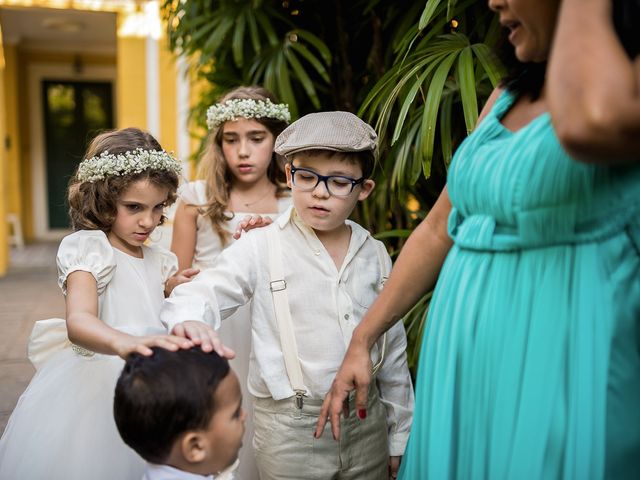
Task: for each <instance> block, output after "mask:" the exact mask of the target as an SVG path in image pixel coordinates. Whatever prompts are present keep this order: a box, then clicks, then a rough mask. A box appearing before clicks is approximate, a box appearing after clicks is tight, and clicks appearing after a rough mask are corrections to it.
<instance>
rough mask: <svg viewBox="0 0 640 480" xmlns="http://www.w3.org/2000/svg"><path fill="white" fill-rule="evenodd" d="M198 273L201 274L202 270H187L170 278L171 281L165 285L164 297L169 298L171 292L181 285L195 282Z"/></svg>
mask: <svg viewBox="0 0 640 480" xmlns="http://www.w3.org/2000/svg"><path fill="white" fill-rule="evenodd" d="M198 273H200V269H198V268H185V269H184V270H182V271H181V272H178V273H176V274H175V275H172V276H171V277H169V279H168V280H167V281H166V283H165V284H164V296H165V297H168V296H169V295H171V292H172V291H173V289H174V288H176V287H177V286H178V285H180V284H181V283H187V282H190V281H191V280H193V277H195V276H196V275H197V274H198Z"/></svg>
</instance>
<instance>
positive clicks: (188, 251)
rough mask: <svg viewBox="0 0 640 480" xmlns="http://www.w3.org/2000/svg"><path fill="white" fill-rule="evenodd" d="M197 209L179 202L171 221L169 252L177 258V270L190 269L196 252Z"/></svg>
mask: <svg viewBox="0 0 640 480" xmlns="http://www.w3.org/2000/svg"><path fill="white" fill-rule="evenodd" d="M197 220H198V207H195V206H194V205H187V204H186V203H185V202H183V201H182V200H180V201H179V202H178V208H177V209H176V215H175V217H174V219H173V237H172V239H171V251H172V252H173V253H175V254H176V257H178V270H179V271H182V270H184V269H186V268H190V267H191V264H192V262H193V256H194V253H195V250H196V235H197Z"/></svg>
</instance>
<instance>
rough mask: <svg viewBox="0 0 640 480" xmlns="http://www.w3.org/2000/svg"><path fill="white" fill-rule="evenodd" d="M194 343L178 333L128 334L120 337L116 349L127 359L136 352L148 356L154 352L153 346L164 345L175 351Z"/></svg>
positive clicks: (191, 345)
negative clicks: (141, 335)
mask: <svg viewBox="0 0 640 480" xmlns="http://www.w3.org/2000/svg"><path fill="white" fill-rule="evenodd" d="M193 345H194V343H193V342H192V341H191V340H189V339H188V338H184V337H178V336H176V335H146V336H143V337H136V336H133V335H126V336H122V337H121V338H119V339H118V341H117V343H116V345H115V346H114V349H115V351H116V354H117V355H118V356H119V357H121V358H124V359H126V358H127V357H128V356H129V354H131V353H134V352H136V353H139V354H141V355H144V356H146V357H148V356H150V355H152V354H153V350H151V347H162V348H164V349H166V350H171V351H172V352H175V351H177V350H178V349H180V348H185V349H186V348H191V347H193Z"/></svg>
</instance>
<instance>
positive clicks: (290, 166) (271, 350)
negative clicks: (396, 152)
mask: <svg viewBox="0 0 640 480" xmlns="http://www.w3.org/2000/svg"><path fill="white" fill-rule="evenodd" d="M376 141H377V136H376V133H375V131H374V130H373V129H372V128H371V127H370V126H369V125H368V124H366V123H365V122H363V121H362V120H360V119H359V118H358V117H357V116H355V115H353V114H351V113H347V112H321V113H313V114H310V115H306V116H304V117H302V118H301V119H299V120H298V121H296V122H294V123H292V124H291V125H290V126H289V127H288V128H287V129H286V130H284V131H283V132H282V133H281V134H280V135H279V136H278V138H277V139H276V142H275V151H276V152H277V153H278V154H280V155H283V156H284V157H285V158H286V159H287V164H286V167H285V168H286V174H287V183H288V185H289V187H290V188H291V190H292V200H293V206H292V207H291V208H290V209H289V210H288V211H286V212H285V213H283V214H282V216H281V217H279V218H278V219H277V220H275V222H274V224H272V225H269V226H268V227H266V228H260V229H256V230H252V231H250V232H247V233H246V234H245V235H244V236H243V237H242V238H241V239H240V240H238V241H237V242H235V243H234V244H233V245H231V246H229V247H228V248H227V249H225V250H224V251H223V252H222V253H221V254H220V255H219V256H218V258H217V261H216V263H215V264H214V265H213V267H212V268H210V269H207V270H204V271H202V272H201V273H200V274H198V275H197V276H196V277H195V279H194V280H193V281H191V282H189V283H185V284H182V285H180V286H178V287H176V288H175V289H174V290H173V293H172V295H171V297H170V298H168V299H167V300H166V302H165V306H164V307H163V309H162V312H161V318H162V320H163V322H164V323H165V324H166V325H167V327H168V328H169V329H170V331H172V332H173V333H175V334H178V335H184V336H187V337H189V338H192V339H194V341H198V342H202V343H203V345H204V344H207V343H208V342H210V341H212V342H213V343H216V342H218V339H217V338H216V336H215V334H214V333H213V332H212V331H211V327H213V328H214V329H216V328H218V326H219V325H220V320H221V319H223V318H226V317H228V316H229V315H230V314H231V313H233V312H234V311H235V310H236V309H237V308H239V307H240V306H242V305H244V304H247V303H250V304H251V312H252V315H251V318H252V325H251V330H252V351H251V356H250V365H249V379H248V389H249V391H250V392H251V394H252V395H253V396H254V427H255V436H254V440H253V445H254V450H255V452H256V460H257V464H258V469H259V470H260V478H261V479H262V480H271V479H273V480H275V479H309V480H311V479H314V480H315V479H317V480H325V479H329V478H332V479H386V478H390V477H395V474H396V472H397V469H398V465H399V461H400V458H401V456H402V454H403V453H404V449H405V445H406V442H407V439H408V435H409V428H410V426H411V420H412V412H413V388H412V385H411V379H410V376H409V370H408V368H407V360H406V353H405V351H406V335H405V331H404V328H403V326H402V322H399V323H396V325H395V326H393V327H392V328H391V329H390V330H389V331H388V332H387V334H386V335H385V337H383V339H382V340H381V341H380V342H379V344H378V345H377V346H376V347H374V349H373V350H372V354H371V355H372V358H371V361H372V364H373V365H374V372H375V379H376V381H375V383H376V386H377V388H371V395H370V398H369V405H368V407H367V410H366V411H360V412H358V416H359V417H360V418H361V419H363V418H364V416H366V417H367V421H366V422H361V421H359V420H358V419H356V418H355V416H354V415H351V416H349V418H346V419H345V420H344V423H343V424H342V428H341V433H340V435H341V436H340V439H339V441H337V442H336V441H334V440H333V438H331V436H330V435H324V436H323V437H320V438H314V431H315V424H316V421H317V418H318V414H319V412H320V407H321V405H322V400H323V398H324V396H325V394H326V393H327V392H328V390H329V388H330V387H331V382H332V380H333V378H334V376H335V374H336V372H337V370H338V368H339V366H340V364H341V362H342V359H343V357H344V353H345V351H346V347H347V345H348V344H349V341H350V339H351V335H352V332H353V330H354V328H355V327H356V326H357V325H358V323H359V322H360V320H361V319H362V317H363V316H364V314H365V312H366V311H367V309H368V308H369V306H370V305H371V304H372V303H373V301H374V300H375V298H376V296H377V295H378V293H379V291H380V288H381V287H382V284H383V282H384V280H385V279H386V276H387V275H388V272H389V270H390V268H391V259H390V258H389V255H388V254H387V252H386V250H385V248H384V246H383V244H382V243H381V242H379V241H377V240H375V239H373V238H372V237H371V235H370V234H369V233H368V232H367V231H366V230H364V229H363V228H362V227H361V226H359V225H358V224H357V223H354V222H352V221H350V220H348V217H349V215H350V214H351V212H352V211H353V209H354V208H355V206H356V203H357V202H358V201H362V200H365V199H366V198H367V197H368V196H369V194H370V193H371V191H372V190H373V188H374V186H375V184H374V182H373V180H371V179H370V178H369V176H370V174H371V171H372V169H373V162H374V158H375V157H374V153H375V150H376ZM350 408H352V409H353V408H354V402H353V400H352V401H351V405H350ZM245 480H252V479H245ZM256 480H257V479H256Z"/></svg>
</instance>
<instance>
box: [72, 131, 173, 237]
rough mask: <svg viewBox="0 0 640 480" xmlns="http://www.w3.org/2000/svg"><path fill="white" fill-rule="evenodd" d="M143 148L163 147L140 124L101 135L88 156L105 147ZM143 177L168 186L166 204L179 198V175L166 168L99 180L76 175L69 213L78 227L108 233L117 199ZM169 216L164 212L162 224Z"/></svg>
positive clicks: (117, 150) (118, 150)
mask: <svg viewBox="0 0 640 480" xmlns="http://www.w3.org/2000/svg"><path fill="white" fill-rule="evenodd" d="M136 148H142V149H144V150H162V147H161V146H160V144H159V143H158V141H157V140H156V139H155V138H154V137H153V136H152V135H151V134H150V133H147V132H145V131H142V130H140V129H138V128H124V129H122V130H112V131H108V132H104V133H101V134H99V135H97V136H96V137H95V138H94V139H93V140H92V141H91V143H90V144H89V146H88V148H87V152H86V154H85V156H84V158H85V159H86V158H91V157H95V156H98V155H100V154H101V153H102V152H104V151H108V152H109V153H112V154H115V155H117V154H120V153H125V152H127V151H132V150H135V149H136ZM139 180H147V181H149V182H151V183H152V184H153V185H157V186H158V187H163V188H168V189H169V195H168V197H167V201H166V205H167V206H169V205H171V204H172V203H173V202H175V200H176V191H177V189H178V182H179V179H178V176H177V175H176V174H175V173H173V172H169V171H166V170H151V169H149V170H145V171H143V172H140V173H133V174H130V175H113V176H109V177H107V178H105V179H103V180H97V181H95V182H82V181H79V180H78V178H77V171H76V175H74V176H73V178H72V179H71V181H70V182H69V189H68V201H69V217H70V218H71V226H72V228H73V229H74V230H102V231H103V232H105V233H108V232H109V231H110V230H111V226H112V225H113V223H114V222H115V219H116V213H117V202H118V199H119V198H120V196H121V195H122V194H123V193H124V192H125V191H126V190H127V188H129V186H130V185H131V184H133V183H135V182H137V181H139ZM165 220H166V217H165V216H164V215H163V216H162V218H161V220H160V225H162V223H164V221H165Z"/></svg>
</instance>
